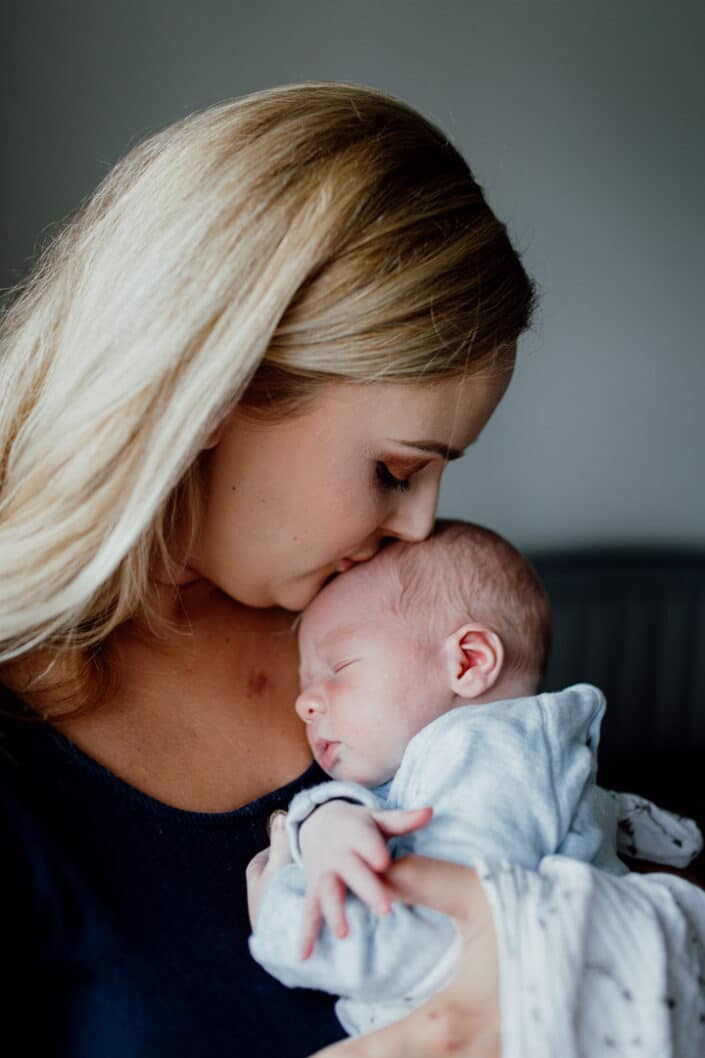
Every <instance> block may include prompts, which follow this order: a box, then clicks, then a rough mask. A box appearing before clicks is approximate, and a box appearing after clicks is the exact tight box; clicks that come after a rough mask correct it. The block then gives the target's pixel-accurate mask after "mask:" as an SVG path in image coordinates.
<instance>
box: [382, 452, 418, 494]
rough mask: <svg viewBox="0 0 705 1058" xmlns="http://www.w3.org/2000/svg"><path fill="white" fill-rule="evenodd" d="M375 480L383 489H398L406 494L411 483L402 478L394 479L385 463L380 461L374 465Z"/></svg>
mask: <svg viewBox="0 0 705 1058" xmlns="http://www.w3.org/2000/svg"><path fill="white" fill-rule="evenodd" d="M376 470H377V479H378V481H379V482H380V484H381V485H382V486H383V488H385V489H399V491H400V492H406V491H407V489H409V488H410V487H411V482H410V481H407V480H406V479H404V478H396V477H395V476H394V474H392V472H391V470H390V469H389V467H388V466H387V464H386V463H383V462H382V461H381V460H380V461H379V462H378V463H377V465H376Z"/></svg>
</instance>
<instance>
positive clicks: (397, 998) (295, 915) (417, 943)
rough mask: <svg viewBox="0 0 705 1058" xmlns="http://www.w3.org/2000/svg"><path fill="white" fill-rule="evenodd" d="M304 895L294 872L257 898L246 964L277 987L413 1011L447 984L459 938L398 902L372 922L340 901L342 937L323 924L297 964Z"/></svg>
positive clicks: (291, 867)
mask: <svg viewBox="0 0 705 1058" xmlns="http://www.w3.org/2000/svg"><path fill="white" fill-rule="evenodd" d="M305 892H306V882H305V878H304V874H303V871H302V869H301V868H300V867H299V865H298V864H296V863H290V864H288V865H287V866H286V867H284V868H282V869H281V870H280V871H278V872H277V873H276V874H275V875H274V876H273V877H272V878H271V879H270V881H269V882H268V883H267V885H266V887H265V890H264V892H263V894H262V900H261V902H260V906H259V911H258V914H257V925H256V927H255V930H254V933H253V934H252V935H251V937H250V942H249V943H250V952H251V953H252V956H253V957H254V958H255V959H256V961H257V962H258V963H259V964H260V965H261V966H263V967H264V969H265V970H267V971H268V972H269V973H270V974H272V975H273V976H274V977H276V978H277V979H278V980H279V981H281V982H282V984H284V985H287V986H289V987H298V988H317V989H320V990H322V991H324V992H330V993H332V994H333V995H337V996H340V997H342V998H343V999H348V1000H361V1001H363V1002H367V1003H376V1004H379V1003H385V1002H389V1003H395V1004H397V1005H398V1004H399V1003H402V1004H405V1003H406V1004H409V1006H411V1005H412V1004H413V1005H416V1004H417V1003H418V1002H420V1001H421V1000H422V999H425V998H426V997H427V996H428V995H430V994H431V992H433V991H435V990H436V989H437V988H439V987H442V986H443V985H444V984H445V983H446V981H447V980H448V979H449V978H450V976H451V974H452V970H453V966H454V964H455V959H456V958H457V954H458V950H459V947H460V938H459V934H458V933H457V930H456V929H455V926H454V925H453V923H452V922H451V920H450V919H449V918H448V917H446V916H445V915H441V914H440V913H439V912H437V911H432V910H430V909H427V908H421V907H419V908H417V907H410V906H407V905H405V904H402V903H400V902H398V901H395V902H394V903H393V904H392V908H391V911H390V912H389V913H388V914H386V915H381V916H378V915H375V914H374V913H373V912H372V911H370V909H369V908H368V907H367V905H366V904H363V903H362V901H360V900H358V899H357V897H355V896H352V895H351V894H348V895H347V897H346V900H345V915H346V918H347V922H348V927H349V933H348V936H347V937H345V938H344V939H342V940H341V939H339V938H337V937H335V936H334V935H333V934H332V933H331V931H330V929H329V928H328V926H327V925H326V924H325V923H324V924H323V926H322V927H321V932H320V934H319V936H318V939H317V941H316V944H315V947H314V950H313V953H312V954H311V956H310V957H309V958H308V959H306V960H302V959H301V957H300V954H299V953H300V949H301V936H302V926H303V907H304V898H305ZM345 1027H346V1028H347V1029H348V1031H351V1027H350V1026H349V1025H347V1024H346V1025H345ZM356 1028H357V1030H358V1031H362V1028H361V1027H359V1026H356Z"/></svg>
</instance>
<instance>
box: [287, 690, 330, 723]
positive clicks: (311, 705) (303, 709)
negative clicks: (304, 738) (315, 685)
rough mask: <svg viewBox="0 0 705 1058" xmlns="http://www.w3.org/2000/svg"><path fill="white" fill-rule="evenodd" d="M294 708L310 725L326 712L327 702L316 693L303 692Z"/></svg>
mask: <svg viewBox="0 0 705 1058" xmlns="http://www.w3.org/2000/svg"><path fill="white" fill-rule="evenodd" d="M294 708H295V709H296V712H297V713H298V715H299V716H300V718H301V719H302V720H303V722H304V723H305V724H310V723H311V721H312V720H315V718H316V717H317V716H320V715H322V714H323V713H325V711H326V705H325V702H324V701H323V699H322V698H321V696H320V695H319V694H316V693H315V691H314V692H311V691H302V692H301V694H300V695H299V696H298V698H297V699H296V703H295V705H294Z"/></svg>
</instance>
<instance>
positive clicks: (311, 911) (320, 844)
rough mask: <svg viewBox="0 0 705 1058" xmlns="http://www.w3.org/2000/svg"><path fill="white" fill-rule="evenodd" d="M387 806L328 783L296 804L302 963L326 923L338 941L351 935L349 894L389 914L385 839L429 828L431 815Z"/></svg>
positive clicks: (354, 788)
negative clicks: (384, 876) (303, 889)
mask: <svg viewBox="0 0 705 1058" xmlns="http://www.w3.org/2000/svg"><path fill="white" fill-rule="evenodd" d="M383 806H384V802H383V801H382V800H381V798H379V797H378V796H377V795H375V794H374V793H372V791H370V790H368V789H366V788H365V787H362V786H358V785H357V784H355V783H324V784H323V785H321V786H318V787H315V788H314V789H313V790H310V791H304V792H303V793H302V794H299V795H298V797H296V798H295V799H294V801H293V802H292V804H291V807H290V810H289V815H288V820H287V823H288V828H289V834H290V839H291V847H292V854H293V856H294V858H295V859H296V860H297V861H298V862H299V863H300V864H301V866H302V868H303V872H304V876H305V879H306V899H305V906H304V915H303V933H302V944H301V958H302V959H307V958H308V957H309V956H310V955H311V952H312V951H313V946H314V944H315V941H316V937H317V936H318V933H319V930H320V927H321V923H322V921H323V920H325V921H326V922H327V923H328V926H329V927H330V929H331V930H332V932H333V933H334V934H335V936H336V937H338V938H339V939H342V938H344V937H346V936H347V935H348V924H347V920H346V917H345V894H346V891H347V890H350V892H352V893H354V894H355V896H357V897H358V898H359V899H360V900H362V902H363V903H364V904H366V905H367V906H368V907H369V908H370V909H371V910H372V911H374V912H375V914H377V915H385V914H387V913H388V912H389V910H390V907H391V900H390V897H389V892H388V890H387V887H386V885H385V884H384V882H383V881H382V879H381V877H380V875H381V874H382V873H383V872H384V871H386V869H387V868H388V867H389V864H390V862H391V858H390V855H389V850H388V848H387V842H386V839H387V838H390V837H393V836H396V835H400V834H408V833H409V832H410V831H412V830H416V829H417V828H418V827H422V826H424V825H425V824H426V823H427V822H428V820H429V819H430V818H431V814H432V813H431V809H430V808H422V809H417V810H409V811H399V810H397V811H395V810H391V811H388V810H385V809H384V807H383Z"/></svg>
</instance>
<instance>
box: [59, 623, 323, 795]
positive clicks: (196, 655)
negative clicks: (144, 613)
mask: <svg viewBox="0 0 705 1058" xmlns="http://www.w3.org/2000/svg"><path fill="white" fill-rule="evenodd" d="M117 658H118V661H119V665H118V681H117V684H116V690H115V692H114V694H113V695H112V696H111V698H110V700H109V701H107V702H106V703H105V705H104V706H101V707H100V708H99V709H98V710H96V711H95V713H93V714H88V715H87V716H86V717H84V718H81V717H79V718H78V719H77V720H76V721H75V722H72V723H71V724H70V725H67V726H66V727H65V728H63V729H62V730H64V731H65V733H66V734H67V735H68V737H69V738H71V739H72V740H73V741H75V742H76V743H77V745H78V746H79V747H80V748H81V749H82V750H83V751H84V752H85V753H87V754H88V755H89V756H92V757H94V759H96V760H98V762H99V763H100V764H102V765H103V766H104V767H106V768H108V770H110V771H112V772H114V774H116V775H118V776H119V777H120V778H122V779H123V780H124V781H126V782H128V783H130V784H131V785H133V786H135V787H137V789H139V790H141V791H142V792H144V793H147V794H149V795H150V796H151V797H154V798H155V799H157V800H159V801H163V802H164V803H166V804H169V805H171V806H173V807H177V808H181V809H185V810H187V811H198V812H223V811H229V810H232V809H233V808H237V807H239V806H240V805H244V804H247V803H249V802H250V801H253V800H254V799H255V798H257V797H260V796H262V795H263V794H265V793H267V792H268V791H269V790H272V789H276V788H278V787H279V786H282V785H284V784H285V783H287V782H290V781H291V780H292V779H293V778H295V777H296V776H297V775H300V774H301V772H302V771H304V770H305V768H306V767H308V765H309V764H310V762H311V753H310V749H309V747H308V744H307V742H306V737H305V729H304V726H303V724H302V723H301V721H300V720H299V718H298V717H297V715H296V713H295V712H294V701H295V698H296V694H297V689H298V677H297V669H298V654H297V650H296V641H295V637H294V636H293V635H292V634H291V633H289V632H288V627H287V626H285V627H283V628H282V627H280V626H279V625H277V624H274V623H271V624H267V623H265V622H262V623H261V625H259V626H256V627H255V628H254V629H252V628H250V629H248V630H245V634H243V630H242V629H240V630H239V634H238V630H237V629H233V628H231V627H229V626H228V624H227V623H223V622H221V623H215V624H213V625H211V626H206V627H203V626H197V627H196V628H194V629H193V631H192V633H191V634H190V635H189V636H184V637H183V638H182V640H181V641H178V640H177V641H176V642H170V643H168V644H162V645H161V646H160V648H159V649H158V650H155V648H154V644H153V643H150V642H144V641H143V640H140V639H132V640H128V639H125V640H123V641H122V642H121V643H120V644H119V651H118V653H117Z"/></svg>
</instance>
